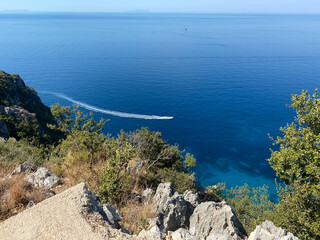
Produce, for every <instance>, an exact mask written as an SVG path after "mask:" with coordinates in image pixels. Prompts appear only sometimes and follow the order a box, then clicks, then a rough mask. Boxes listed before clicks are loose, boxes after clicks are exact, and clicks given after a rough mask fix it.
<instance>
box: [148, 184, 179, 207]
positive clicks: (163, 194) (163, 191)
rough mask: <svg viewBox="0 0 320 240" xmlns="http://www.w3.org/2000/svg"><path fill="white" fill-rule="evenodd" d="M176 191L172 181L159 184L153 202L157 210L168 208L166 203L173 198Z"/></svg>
mask: <svg viewBox="0 0 320 240" xmlns="http://www.w3.org/2000/svg"><path fill="white" fill-rule="evenodd" d="M174 192H175V191H174V189H173V186H172V185H171V183H160V184H159V186H158V188H157V191H156V194H155V195H154V197H153V203H154V204H155V210H156V211H157V212H161V211H163V210H164V209H165V208H166V205H167V204H168V202H169V201H170V200H171V197H172V196H173V194H174Z"/></svg>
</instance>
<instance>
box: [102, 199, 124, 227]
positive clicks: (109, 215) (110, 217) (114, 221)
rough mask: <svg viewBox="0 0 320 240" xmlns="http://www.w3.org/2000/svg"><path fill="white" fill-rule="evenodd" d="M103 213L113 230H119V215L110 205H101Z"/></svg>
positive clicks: (120, 218) (120, 219)
mask: <svg viewBox="0 0 320 240" xmlns="http://www.w3.org/2000/svg"><path fill="white" fill-rule="evenodd" d="M103 211H104V213H105V214H106V220H107V221H108V222H109V224H110V225H111V226H112V227H113V228H119V224H118V222H119V221H122V217H121V216H120V213H119V212H118V211H117V210H116V209H115V208H114V207H112V206H111V205H108V204H103Z"/></svg>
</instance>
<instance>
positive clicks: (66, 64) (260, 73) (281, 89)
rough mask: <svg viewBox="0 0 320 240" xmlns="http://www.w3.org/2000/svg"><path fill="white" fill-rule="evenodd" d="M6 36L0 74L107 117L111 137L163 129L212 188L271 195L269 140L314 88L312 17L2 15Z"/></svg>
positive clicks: (318, 51)
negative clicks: (267, 189) (295, 101)
mask: <svg viewBox="0 0 320 240" xmlns="http://www.w3.org/2000/svg"><path fill="white" fill-rule="evenodd" d="M0 29H1V38H0V69H3V70H4V71H6V72H10V73H18V74H20V75H21V76H22V78H23V79H24V80H25V81H26V83H27V84H28V85H30V86H32V87H33V88H35V89H37V90H38V91H39V94H40V96H41V98H42V99H43V101H44V102H45V103H46V104H48V105H50V104H53V103H55V102H58V101H59V102H60V103H61V104H71V102H70V98H72V100H73V101H78V103H79V102H81V103H82V104H84V105H82V107H85V108H87V109H88V108H89V109H90V110H97V109H98V110H100V111H97V112H96V113H95V115H96V116H97V118H100V117H104V118H110V119H111V121H110V122H108V123H107V125H106V131H108V132H111V133H113V134H116V133H117V132H119V130H120V129H124V130H126V131H130V130H134V129H136V128H140V127H142V126H148V127H149V128H150V129H152V130H159V131H161V132H162V133H163V135H164V138H166V139H168V141H169V142H170V143H179V144H180V146H181V148H185V149H187V150H188V151H190V152H191V153H193V154H195V156H196V157H197V159H198V164H199V167H198V169H197V174H198V176H199V179H200V181H201V182H202V183H203V184H205V185H209V184H214V183H216V182H221V181H224V182H226V183H227V186H228V187H230V186H234V185H236V184H243V183H244V182H247V183H249V185H251V186H259V185H262V184H264V183H266V184H268V185H270V186H271V188H272V191H274V184H273V181H274V178H275V174H274V172H273V171H272V170H271V168H270V167H269V166H268V163H267V162H266V160H265V159H266V158H268V157H269V155H270V152H269V148H270V147H272V146H271V144H270V141H269V139H268V136H267V134H268V133H270V134H271V135H277V134H279V131H278V129H279V127H280V126H283V125H285V123H286V122H291V121H292V119H293V116H294V113H293V112H292V111H291V110H290V109H287V108H286V107H285V104H287V103H290V94H292V93H299V92H300V91H301V89H307V90H311V91H313V90H314V89H315V88H316V87H319V79H320V16H317V15H297V16H295V15H208V14H203V15H201V14H84V13H83V14H53V13H51V14H44V13H43V14H40V13H39V14H26V15H14V14H13V15H12V14H1V15H0ZM48 92H54V93H56V94H50V93H48ZM61 94H62V95H61ZM61 96H64V98H63V97H61ZM85 108H83V110H86V109H85ZM106 111H107V112H106ZM110 111H116V112H120V113H124V114H127V113H130V114H134V116H135V115H136V114H142V115H148V116H149V115H156V116H160V117H163V116H167V117H170V116H173V117H174V118H173V119H171V120H164V119H162V120H157V119H153V120H150V119H149V120H148V119H143V118H144V117H141V118H130V117H132V115H129V118H126V117H125V116H124V115H122V116H120V117H119V115H117V116H114V115H109V114H110ZM106 113H107V114H106ZM111 113H112V112H111ZM137 116H140V115H137Z"/></svg>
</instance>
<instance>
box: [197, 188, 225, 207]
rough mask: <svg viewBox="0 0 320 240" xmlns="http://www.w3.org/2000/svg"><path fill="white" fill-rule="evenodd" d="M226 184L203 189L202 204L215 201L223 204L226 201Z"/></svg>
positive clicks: (201, 191)
mask: <svg viewBox="0 0 320 240" xmlns="http://www.w3.org/2000/svg"><path fill="white" fill-rule="evenodd" d="M225 188H226V185H225V183H217V184H215V185H211V186H208V187H206V188H204V187H201V190H200V200H201V202H207V201H214V202H221V201H222V200H223V199H224V190H225Z"/></svg>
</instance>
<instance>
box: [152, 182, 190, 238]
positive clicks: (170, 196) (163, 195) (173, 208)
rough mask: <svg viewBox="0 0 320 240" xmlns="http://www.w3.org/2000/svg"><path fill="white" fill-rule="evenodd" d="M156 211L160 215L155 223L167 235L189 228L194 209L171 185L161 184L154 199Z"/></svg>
mask: <svg viewBox="0 0 320 240" xmlns="http://www.w3.org/2000/svg"><path fill="white" fill-rule="evenodd" d="M153 203H154V209H155V211H156V212H158V213H159V215H158V217H157V218H156V219H155V220H154V221H153V222H154V223H156V224H157V225H158V226H159V228H160V229H161V230H162V231H164V232H165V233H167V232H168V231H176V230H178V229H179V228H186V227H188V226H189V219H190V216H191V214H192V213H193V209H194V207H193V206H192V204H191V203H190V202H188V201H186V200H185V199H184V198H183V195H179V194H178V193H177V192H175V190H174V189H173V187H172V185H171V183H161V184H159V186H158V188H157V191H156V193H155V195H154V197H153Z"/></svg>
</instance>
